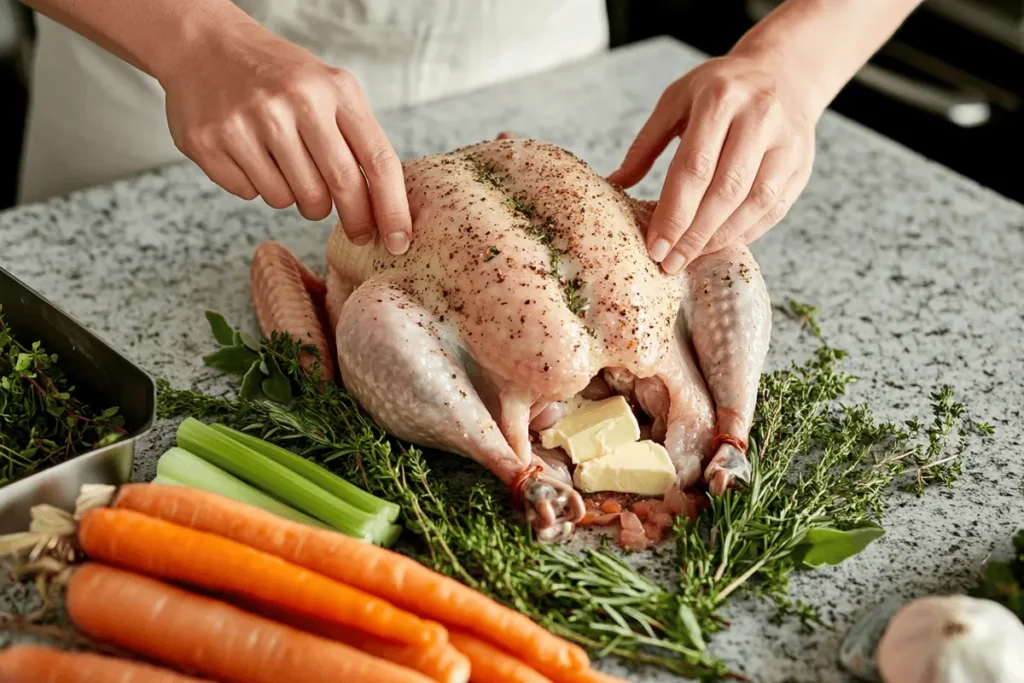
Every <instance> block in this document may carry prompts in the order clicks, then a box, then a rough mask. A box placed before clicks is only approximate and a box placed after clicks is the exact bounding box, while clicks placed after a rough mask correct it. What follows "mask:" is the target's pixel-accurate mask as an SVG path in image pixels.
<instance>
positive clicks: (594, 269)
mask: <svg viewBox="0 0 1024 683" xmlns="http://www.w3.org/2000/svg"><path fill="white" fill-rule="evenodd" d="M403 166H404V172H405V181H406V186H407V190H408V195H409V203H410V208H411V211H412V217H413V238H412V245H411V248H410V249H409V251H408V252H407V253H406V254H404V255H402V256H392V255H390V254H389V253H388V252H387V251H386V250H385V249H384V247H383V244H382V243H381V242H380V241H379V240H378V241H377V242H376V243H375V244H370V245H367V246H361V247H360V246H355V245H353V244H352V243H350V242H349V241H348V240H347V239H346V237H345V235H344V232H343V231H342V230H341V228H340V226H338V227H336V228H335V230H334V233H333V235H332V236H331V238H330V240H329V242H328V245H327V275H326V278H325V279H320V278H319V277H318V276H316V275H315V274H313V273H312V272H311V271H310V270H309V269H308V268H306V267H305V266H304V265H303V264H301V263H299V262H298V261H297V260H296V259H295V258H294V257H293V256H292V255H291V254H290V252H288V251H287V250H286V249H285V248H284V247H283V246H281V245H280V244H278V243H276V242H265V243H263V244H261V245H260V246H259V248H258V249H257V251H256V254H255V257H254V260H253V267H252V281H251V286H252V294H253V300H254V303H255V306H256V310H257V315H258V318H259V320H260V325H261V327H262V328H263V332H264V333H265V334H267V335H269V334H270V332H271V331H275V330H276V331H283V332H288V333H290V334H292V335H293V336H294V337H295V338H296V339H299V340H300V341H302V342H304V343H312V344H315V345H316V346H317V347H318V348H319V349H320V356H321V358H322V359H324V361H323V362H322V364H321V369H322V370H323V372H324V376H325V378H333V377H335V376H336V375H337V376H338V379H340V380H341V381H342V382H343V383H344V385H345V386H346V387H347V388H348V390H349V391H350V392H351V393H352V395H353V396H354V397H355V398H356V400H357V401H359V403H360V404H361V405H362V406H363V408H364V409H365V410H367V411H368V412H369V413H370V414H371V415H372V416H373V417H374V419H376V420H377V421H378V422H379V423H380V424H381V425H382V426H383V427H384V428H385V429H386V430H387V431H388V432H389V433H391V434H392V435H394V436H396V437H398V438H400V439H403V440H405V441H408V442H411V443H414V444H418V445H420V446H423V447H427V448H436V449H441V450H445V451H450V452H454V453H458V454H461V455H463V456H465V457H468V458H472V459H473V460H475V461H476V462H478V463H480V464H481V465H483V466H484V467H486V468H487V469H488V470H490V471H491V472H493V473H494V475H495V476H497V477H498V478H499V479H501V481H503V482H504V483H505V484H507V485H508V486H509V487H510V489H511V490H512V493H513V496H514V500H515V501H517V503H518V504H519V505H521V506H522V508H523V509H524V510H525V512H526V516H527V518H528V519H529V520H530V522H531V523H532V525H533V526H534V528H535V529H536V532H537V535H538V538H540V539H541V540H544V541H562V540H564V539H567V538H568V537H569V536H571V534H572V532H573V530H574V528H575V526H576V524H577V523H579V522H580V521H581V520H583V519H584V515H585V514H587V509H586V508H585V506H584V501H583V498H582V496H581V495H580V494H579V492H578V491H576V490H575V489H574V488H573V486H572V482H571V479H569V478H568V476H567V475H568V469H567V467H566V466H565V464H564V463H563V462H562V461H561V460H560V459H559V457H558V454H556V453H551V452H544V451H542V450H541V449H540V448H539V446H535V445H534V443H533V441H534V440H535V438H534V437H535V434H536V431H537V430H539V429H543V428H545V427H546V426H549V425H550V424H552V423H553V422H554V421H556V420H557V419H558V418H559V417H560V416H561V414H562V413H563V412H564V410H565V405H566V402H567V401H570V400H572V399H573V398H574V397H577V396H578V395H580V394H581V393H582V394H583V395H584V396H586V397H588V398H600V397H601V396H607V395H609V394H610V393H611V392H615V393H618V394H621V395H623V396H625V397H626V399H627V400H628V401H629V402H630V404H631V405H633V406H635V410H636V411H637V412H638V413H639V414H642V415H644V416H646V417H647V418H648V421H649V427H648V429H649V432H650V438H653V439H654V440H656V441H658V442H660V443H663V444H664V445H665V447H666V448H667V450H668V452H669V454H670V456H671V458H672V461H673V463H674V465H675V468H676V472H677V475H678V481H677V484H676V488H677V490H676V491H674V492H667V493H670V494H672V495H669V496H666V498H665V500H666V501H667V500H671V499H673V498H674V499H676V500H678V499H679V498H680V496H679V494H680V492H682V491H684V490H687V489H690V488H692V487H694V486H695V485H699V484H701V483H702V481H701V480H703V482H706V484H707V486H708V488H709V489H710V491H711V493H712V494H719V493H721V492H723V491H725V490H726V489H727V488H729V487H730V486H732V485H733V484H734V483H735V482H742V481H745V480H747V479H748V478H749V472H750V466H749V463H748V461H747V457H746V440H747V438H748V433H749V430H750V426H751V421H752V419H753V414H754V408H755V402H756V398H757V387H758V381H759V378H760V374H761V368H762V364H763V361H764V358H765V355H766V353H767V350H768V342H769V337H770V332H771V306H770V303H769V298H768V294H767V291H766V288H765V284H764V281H763V279H762V277H761V273H760V269H759V267H758V265H757V263H756V262H755V261H754V258H753V256H752V255H751V254H750V252H749V250H748V249H747V248H746V247H744V246H740V245H736V246H732V247H728V248H726V249H723V250H721V251H718V252H716V253H714V254H709V255H705V256H702V257H700V258H698V259H697V260H695V261H694V262H693V263H691V264H689V265H688V267H687V268H686V269H685V271H684V272H683V273H681V274H679V275H676V276H669V275H666V274H664V273H663V272H662V271H661V270H660V268H659V266H658V265H657V264H656V263H654V262H653V261H652V260H651V258H650V257H649V256H648V254H647V251H646V249H645V247H644V230H645V227H646V225H647V222H648V221H649V219H650V216H651V211H652V210H653V208H654V205H653V204H652V203H650V202H644V201H640V200H637V199H634V198H632V197H630V196H629V195H628V194H626V193H625V192H623V191H622V189H621V188H619V187H617V186H614V185H612V184H610V183H609V182H608V181H607V180H605V179H604V178H602V177H601V176H600V175H598V174H597V173H596V172H595V171H594V170H593V169H591V168H590V167H589V166H588V165H587V164H586V163H584V162H583V161H581V160H580V159H579V158H577V157H576V156H574V155H573V154H572V153H570V152H568V151H566V150H564V149H561V148H559V147H557V146H555V145H551V144H547V143H543V142H538V141H535V140H530V139H501V138H499V139H497V140H492V141H486V142H482V143H479V144H475V145H472V146H468V147H464V148H461V149H457V150H454V151H452V152H448V153H444V154H436V155H432V156H427V157H422V158H418V159H413V160H410V161H407V162H405V163H404V164H403ZM321 302H322V303H323V308H322V310H321V309H319V307H318V304H320V303H321ZM325 330H327V332H325ZM332 358H336V360H337V365H336V366H335V365H334V364H333V363H332V362H331V359H332ZM590 507H591V508H592V507H593V506H592V505H591V506H590ZM682 507H683V506H682V505H676V506H674V507H673V511H674V512H676V513H678V512H679V511H680V509H681V508H682ZM630 514H632V513H630ZM592 516H593V515H591V517H592ZM628 521H629V524H630V526H632V527H634V528H639V526H638V525H639V524H640V522H639V521H635V519H634V518H630V519H629V520H628ZM625 522H626V520H623V523H624V529H625Z"/></svg>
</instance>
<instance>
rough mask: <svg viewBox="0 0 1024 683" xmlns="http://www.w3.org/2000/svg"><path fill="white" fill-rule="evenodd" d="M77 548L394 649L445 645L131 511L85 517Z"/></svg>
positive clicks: (355, 599) (401, 615)
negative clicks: (355, 632)
mask: <svg viewBox="0 0 1024 683" xmlns="http://www.w3.org/2000/svg"><path fill="white" fill-rule="evenodd" d="M182 488H183V487H182ZM78 540H79V542H80V543H81V545H82V549H83V550H84V551H85V553H86V555H88V556H89V557H90V558H91V559H94V560H98V561H101V562H105V563H107V564H111V565H114V566H117V567H121V568H124V569H129V570H131V571H136V572H140V573H143V574H146V575H149V576H153V577H156V578H160V579H165V580H168V581H174V582H178V583H184V584H189V585H192V586H196V587H199V588H204V589H208V590H215V591H223V592H225V593H228V594H231V595H243V596H252V597H254V598H256V599H259V600H265V601H267V602H269V603H271V604H274V605H277V606H279V607H282V608H285V609H288V610H291V611H294V612H298V613H300V614H305V615H307V616H312V617H318V618H321V619H326V620H328V621H332V622H336V623H340V624H343V625H346V626H351V627H353V628H357V629H360V630H363V631H366V632H368V633H372V634H373V635H375V636H378V637H380V638H384V639H386V640H391V641H394V642H396V643H401V644H404V645H425V646H429V645H434V644H443V643H444V642H445V640H446V637H447V634H446V633H445V630H444V628H443V627H442V626H440V625H438V624H434V623H431V622H428V621H424V620H422V619H420V618H419V617H417V616H416V615H414V614H410V613H408V612H405V611H402V610H400V609H398V608H397V607H395V606H393V605H391V604H388V603H387V602H385V601H384V600H381V599H380V598H377V597H375V596H373V595H369V594H367V593H364V592H363V591H360V590H358V589H355V588H353V587H351V586H347V585H345V584H343V583H339V582H338V581H333V580H331V579H329V578H327V577H325V576H323V575H321V574H317V573H315V572H312V571H309V570H308V569H304V568H302V567H297V566H295V565H293V564H291V563H289V562H286V561H285V560H283V559H281V558H280V557H276V556H274V555H271V554H269V553H265V552H260V551H259V550H256V549H254V548H250V547H248V546H246V545H243V544H241V543H237V542H235V541H232V540H230V539H227V538H222V537H220V536H216V535H214V534H209V533H204V532H202V531H197V530H195V529H189V528H187V527H183V526H178V525H177V524H172V523H170V522H166V521H163V520H160V519H156V518H154V517H147V516H146V515H143V514H140V513H138V512H133V511H131V510H115V509H112V508H93V509H92V510H89V511H87V512H85V514H83V515H82V518H81V520H80V521H79V525H78Z"/></svg>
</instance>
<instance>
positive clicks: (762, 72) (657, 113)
mask: <svg viewBox="0 0 1024 683" xmlns="http://www.w3.org/2000/svg"><path fill="white" fill-rule="evenodd" d="M779 72H781V69H777V68H773V66H772V65H771V64H770V63H769V62H766V61H765V60H762V59H757V58H752V57H747V56H735V55H726V56H724V57H718V58H715V59H711V60H708V61H707V62H705V63H704V64H702V65H700V66H698V67H697V68H695V69H693V70H692V71H691V72H689V73H688V74H686V75H685V76H683V77H682V78H680V79H679V80H678V81H676V82H675V83H673V84H672V85H670V86H669V87H668V88H667V89H666V90H665V93H664V94H663V95H662V96H661V99H660V100H659V101H658V104H657V106H656V107H655V109H654V112H653V113H652V114H651V116H650V118H649V119H648V120H647V122H646V123H645V124H644V126H643V128H642V129H641V130H640V133H639V134H638V135H637V137H636V140H635V141H634V142H633V145H632V146H631V147H630V148H629V151H628V152H627V153H626V157H625V159H624V160H623V162H622V165H621V166H620V167H619V169H618V170H616V171H615V172H614V173H613V174H612V175H611V176H609V178H608V179H609V180H610V181H611V182H614V183H617V184H619V185H621V186H623V187H632V186H633V185H635V184H636V183H637V182H639V181H640V180H641V179H642V178H643V177H644V176H645V175H646V174H647V172H648V171H649V170H650V169H651V166H652V165H653V164H654V162H655V160H657V158H658V156H660V155H661V153H662V152H663V151H664V150H665V148H666V147H667V146H668V143H669V142H671V140H672V138H674V137H676V136H679V137H680V143H679V148H678V149H677V150H676V153H675V155H674V157H673V158H672V162H671V164H670V166H669V169H668V173H667V174H666V177H665V184H664V186H663V188H662V192H661V198H660V201H659V202H658V205H657V208H656V209H655V210H654V215H653V216H652V218H651V222H650V225H649V226H648V229H647V237H646V241H647V249H648V251H649V252H650V254H651V257H652V258H653V259H654V260H655V261H657V262H659V263H661V266H662V269H663V270H665V272H667V273H669V274H675V273H678V272H679V271H681V270H682V269H683V268H684V267H685V266H686V264H688V263H691V262H692V261H693V260H694V259H696V258H697V257H699V256H700V255H701V254H706V253H711V252H714V251H717V250H719V249H722V248H723V247H725V246H728V245H729V244H731V243H733V242H736V241H740V242H742V243H744V244H750V243H751V242H753V241H754V240H756V239H758V238H759V237H761V236H762V235H763V234H764V233H765V232H767V231H768V230H769V229H770V228H772V227H773V226H774V225H776V224H777V223H778V222H779V221H780V220H782V218H783V217H784V216H785V215H786V212H787V211H788V210H789V207H790V206H792V204H793V202H794V201H795V200H796V198H797V197H798V196H799V195H800V193H801V192H802V191H803V189H804V187H805V186H806V185H807V181H808V179H809V178H810V175H811V167H812V165H813V162H814V127H815V124H816V121H817V116H818V115H819V114H820V112H813V111H811V110H810V106H809V105H807V104H805V102H804V98H802V97H801V96H800V92H799V90H800V88H798V87H795V86H793V85H792V84H791V83H789V82H787V80H786V79H785V77H784V76H782V75H781V73H779Z"/></svg>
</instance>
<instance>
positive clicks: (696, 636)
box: [679, 602, 707, 652]
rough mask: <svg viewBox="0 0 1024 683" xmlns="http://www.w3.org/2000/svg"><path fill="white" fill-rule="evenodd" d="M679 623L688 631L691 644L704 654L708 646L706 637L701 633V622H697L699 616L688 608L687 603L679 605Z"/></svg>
mask: <svg viewBox="0 0 1024 683" xmlns="http://www.w3.org/2000/svg"><path fill="white" fill-rule="evenodd" d="M679 623H680V624H682V625H683V628H684V629H685V630H686V635H687V636H688V637H689V639H690V642H691V643H693V644H694V646H696V647H697V649H699V650H700V651H702V652H703V651H704V649H705V648H706V647H707V644H706V643H705V642H704V636H703V634H701V631H700V622H698V621H697V616H696V615H695V614H694V613H693V610H692V609H690V608H689V607H687V605H686V603H685V602H680V603H679Z"/></svg>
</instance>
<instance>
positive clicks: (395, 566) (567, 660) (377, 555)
mask: <svg viewBox="0 0 1024 683" xmlns="http://www.w3.org/2000/svg"><path fill="white" fill-rule="evenodd" d="M113 505H114V506H115V507H118V508H129V509H132V510H136V511H138V512H141V513H143V514H147V515H152V516H154V517H158V518H160V519H164V520H167V521H170V522H174V523H177V524H181V525H183V526H189V527H192V528H194V529H198V530H201V531H205V532H209V533H213V534H218V535H220V536H224V537H226V538H230V539H232V540H234V541H237V542H239V543H244V544H245V545H248V546H251V547H253V548H256V549H258V550H262V551H263V552H267V553H271V554H273V555H277V556H278V557H281V558H283V559H285V560H287V561H288V562H292V563H294V564H297V565H299V566H300V567H305V568H307V569H309V570H312V571H315V572H319V573H320V574H323V575H325V576H328V577H330V578H332V579H336V580H338V581H342V582H344V583H347V584H349V585H351V586H354V587H355V588H358V589H361V590H364V591H366V592H367V593H371V594H373V595H376V596H378V597H380V598H383V599H384V600H387V601H388V602H390V603H392V604H394V605H396V606H398V607H401V608H403V609H406V610H408V611H410V612H413V613H414V614H418V615H420V616H421V617H423V618H426V619H433V620H435V621H437V622H439V623H441V624H444V625H445V626H452V627H457V628H459V629H461V630H463V631H465V632H468V633H472V634H474V635H476V636H477V637H479V638H482V639H484V640H487V641H489V642H491V643H493V644H494V645H496V646H499V647H501V648H502V649H503V650H506V651H508V652H515V653H516V656H517V657H518V658H519V659H521V660H522V661H523V662H525V663H527V664H529V665H530V666H532V667H534V668H539V667H545V668H546V669H547V670H557V671H581V670H584V669H586V668H588V667H589V666H590V660H589V658H588V657H587V653H586V652H585V651H584V650H583V649H582V648H580V647H578V646H577V645H574V644H573V643H570V642H568V641H566V640H564V639H563V638H559V637H558V636H555V635H553V634H551V633H549V632H548V631H546V630H544V629H543V628H542V627H541V626H539V625H538V624H536V623H534V622H533V621H532V620H530V619H529V618H528V617H526V616H524V615H522V614H520V613H518V612H516V611H514V610H511V609H509V608H507V607H504V606H503V605H501V604H499V603H498V602H496V601H494V600H492V599H490V598H488V597H487V596H485V595H483V594H482V593H480V592H478V591H475V590H473V589H471V588H468V587H466V586H463V585H462V584H460V583H459V582H458V581H455V580H454V579H450V578H448V577H446V576H443V575H441V574H438V573H437V572H434V571H432V570H430V569H428V568H426V567H424V566H423V565H421V564H419V563H418V562H416V561H415V560H412V559H410V558H408V557H405V556H404V555H400V554H398V553H396V552H393V551H390V550H387V549H384V548H381V547H378V546H375V545H372V544H370V543H365V542H363V541H359V540H357V539H353V538H349V537H347V536H343V535H342V534H339V533H335V532H332V531H327V530H322V529H313V528H311V527H308V526H305V525H301V524H296V523H293V522H290V521H288V520H284V519H281V518H280V517H277V516H276V515H272V514H270V513H268V512H264V511H263V510H259V509H256V508H254V507H252V506H249V505H245V504H243V503H239V502H236V501H234V500H231V499H228V498H225V497H223V496H218V495H216V494H213V493H208V492H206V491H199V490H196V489H187V488H185V487H182V486H166V485H161V484H128V485H125V486H123V487H121V489H120V490H119V492H118V494H117V497H116V499H115V501H114V503H113Z"/></svg>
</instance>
